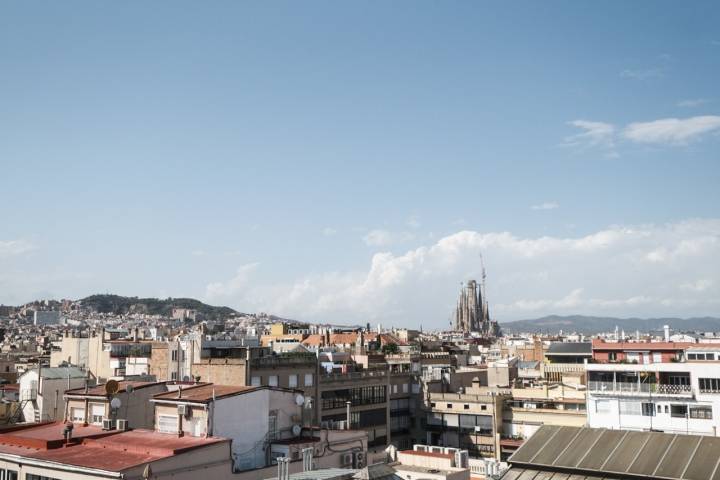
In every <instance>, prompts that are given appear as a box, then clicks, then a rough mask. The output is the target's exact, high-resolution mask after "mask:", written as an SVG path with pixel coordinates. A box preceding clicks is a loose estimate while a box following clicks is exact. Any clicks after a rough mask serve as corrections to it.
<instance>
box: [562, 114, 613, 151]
mask: <svg viewBox="0 0 720 480" xmlns="http://www.w3.org/2000/svg"><path fill="white" fill-rule="evenodd" d="M568 125H571V126H573V127H577V128H580V129H582V130H583V132H582V133H578V134H576V135H571V136H569V137H566V138H565V140H564V141H563V146H568V147H576V146H590V147H595V146H607V147H612V146H613V140H614V136H615V126H614V125H612V124H611V123H605V122H592V121H589V120H573V121H572V122H568Z"/></svg>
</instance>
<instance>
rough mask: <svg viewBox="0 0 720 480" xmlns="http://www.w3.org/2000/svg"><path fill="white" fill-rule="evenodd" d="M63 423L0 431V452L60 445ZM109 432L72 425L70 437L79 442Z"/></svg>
mask: <svg viewBox="0 0 720 480" xmlns="http://www.w3.org/2000/svg"><path fill="white" fill-rule="evenodd" d="M64 429H65V423H63V422H52V423H40V424H31V425H22V426H16V427H11V428H7V429H5V430H2V431H1V432H0V453H14V452H15V451H16V450H17V448H15V447H21V448H23V449H34V450H47V449H53V448H59V447H62V446H63V444H64V443H65V438H64V435H63V430H64ZM109 434H111V433H109V432H107V431H105V430H103V429H102V428H100V427H97V426H93V425H88V426H86V427H84V426H79V425H74V428H73V432H72V438H73V440H74V441H76V442H79V441H81V440H83V439H85V438H95V437H103V436H106V435H109Z"/></svg>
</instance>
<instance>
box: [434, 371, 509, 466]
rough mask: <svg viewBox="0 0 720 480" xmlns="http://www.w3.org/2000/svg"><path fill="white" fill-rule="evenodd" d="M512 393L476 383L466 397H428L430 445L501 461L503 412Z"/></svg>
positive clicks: (462, 395) (440, 394)
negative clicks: (456, 449)
mask: <svg viewBox="0 0 720 480" xmlns="http://www.w3.org/2000/svg"><path fill="white" fill-rule="evenodd" d="M510 398H511V392H510V390H509V389H504V390H500V389H488V388H487V387H482V386H480V380H479V379H477V380H475V381H474V382H473V384H472V386H470V387H467V388H466V389H465V392H464V393H428V394H427V400H426V405H425V411H426V413H425V421H424V423H425V429H426V431H427V438H426V443H427V444H428V445H438V446H444V447H453V448H458V449H461V450H467V451H468V452H469V454H470V456H471V457H473V458H480V457H494V458H496V459H500V457H501V449H500V437H501V433H502V431H503V409H504V407H505V402H506V401H507V400H509V399H510Z"/></svg>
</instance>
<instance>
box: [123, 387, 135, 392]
mask: <svg viewBox="0 0 720 480" xmlns="http://www.w3.org/2000/svg"><path fill="white" fill-rule="evenodd" d="M133 390H135V387H133V386H132V385H128V386H127V387H125V391H126V392H127V393H132V392H133Z"/></svg>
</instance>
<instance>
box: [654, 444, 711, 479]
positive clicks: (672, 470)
mask: <svg viewBox="0 0 720 480" xmlns="http://www.w3.org/2000/svg"><path fill="white" fill-rule="evenodd" d="M701 439H702V437H696V436H691V435H677V436H676V437H675V441H674V442H673V443H672V445H671V446H670V448H669V449H668V451H667V453H665V458H663V459H662V461H661V462H660V465H658V468H657V470H655V473H654V475H656V476H658V477H665V478H680V475H682V473H683V472H684V471H685V467H686V466H687V464H688V462H689V460H690V457H692V455H693V452H694V451H695V447H697V445H698V443H699V442H700V440H701Z"/></svg>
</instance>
